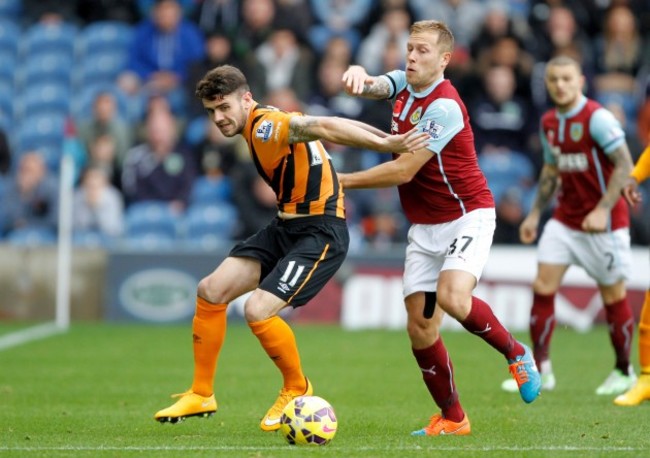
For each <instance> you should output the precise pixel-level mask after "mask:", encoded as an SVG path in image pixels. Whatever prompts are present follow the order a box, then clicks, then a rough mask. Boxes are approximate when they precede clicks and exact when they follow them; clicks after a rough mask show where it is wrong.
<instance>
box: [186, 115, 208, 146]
mask: <svg viewBox="0 0 650 458" xmlns="http://www.w3.org/2000/svg"><path fill="white" fill-rule="evenodd" d="M209 122H210V121H209V120H208V119H207V118H206V117H205V116H199V117H197V118H194V119H192V120H191V121H190V122H189V123H188V125H187V128H186V129H185V141H186V142H187V144H188V145H190V146H196V145H198V144H199V143H201V142H202V141H203V140H205V137H206V135H207V132H208V123H209Z"/></svg>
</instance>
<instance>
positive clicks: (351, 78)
mask: <svg viewBox="0 0 650 458" xmlns="http://www.w3.org/2000/svg"><path fill="white" fill-rule="evenodd" d="M342 81H343V86H344V88H345V92H347V93H348V94H350V95H354V96H362V97H366V98H369V99H387V98H388V97H390V85H389V84H388V82H386V80H385V79H384V78H378V77H376V76H370V75H368V73H367V72H366V69H365V68H363V67H362V66H361V65H350V67H348V69H347V70H346V71H345V73H343V77H342Z"/></svg>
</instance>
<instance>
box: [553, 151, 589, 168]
mask: <svg viewBox="0 0 650 458" xmlns="http://www.w3.org/2000/svg"><path fill="white" fill-rule="evenodd" d="M557 167H558V169H560V171H561V172H584V171H585V170H587V169H588V168H589V160H588V159H587V155H586V154H585V153H564V154H560V157H559V158H558V161H557Z"/></svg>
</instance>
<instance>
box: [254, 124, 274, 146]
mask: <svg viewBox="0 0 650 458" xmlns="http://www.w3.org/2000/svg"><path fill="white" fill-rule="evenodd" d="M271 134H273V121H262V123H261V124H260V125H259V126H258V127H257V129H256V130H255V136H256V137H257V138H259V139H260V140H262V141H263V142H265V141H267V140H268V139H269V138H271Z"/></svg>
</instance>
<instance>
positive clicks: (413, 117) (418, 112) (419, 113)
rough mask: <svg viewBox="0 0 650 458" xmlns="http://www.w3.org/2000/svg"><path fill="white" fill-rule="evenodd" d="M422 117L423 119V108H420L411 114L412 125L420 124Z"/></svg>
mask: <svg viewBox="0 0 650 458" xmlns="http://www.w3.org/2000/svg"><path fill="white" fill-rule="evenodd" d="M421 117H422V107H418V109H417V110H415V111H414V112H413V113H412V114H411V117H410V119H409V121H411V124H417V123H419V122H420V118H421Z"/></svg>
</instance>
